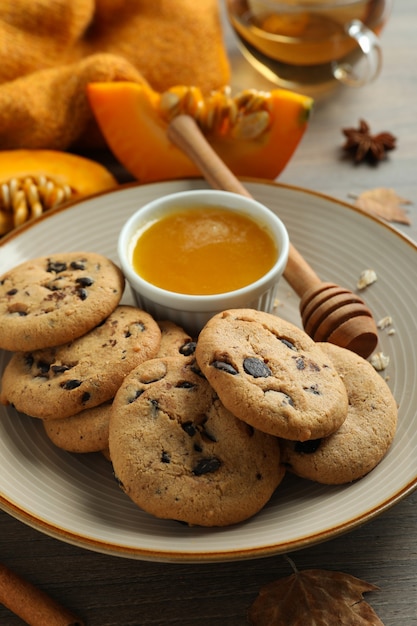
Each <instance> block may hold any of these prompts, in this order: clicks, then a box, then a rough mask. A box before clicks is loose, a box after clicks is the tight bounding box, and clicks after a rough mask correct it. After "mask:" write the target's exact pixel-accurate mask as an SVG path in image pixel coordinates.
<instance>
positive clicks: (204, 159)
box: [168, 115, 378, 358]
mask: <svg viewBox="0 0 417 626" xmlns="http://www.w3.org/2000/svg"><path fill="white" fill-rule="evenodd" d="M168 137H169V139H170V140H171V141H172V142H173V143H174V144H175V145H176V146H177V147H178V148H180V149H181V150H182V151H183V152H184V153H185V154H186V155H187V156H188V157H189V158H190V159H191V160H192V161H193V163H194V164H195V165H196V166H197V167H198V169H199V170H200V171H201V173H202V174H203V176H204V178H205V179H206V180H207V182H208V183H210V185H211V186H212V187H213V188H214V189H222V190H224V191H231V192H234V193H238V194H240V195H243V196H248V197H251V195H250V193H249V192H248V190H247V189H246V188H245V187H244V186H243V185H242V183H241V182H240V181H239V180H238V179H237V178H236V177H235V175H234V174H233V173H232V172H231V171H230V170H229V168H228V167H227V166H226V165H225V163H223V161H222V160H221V159H220V157H219V156H218V155H217V153H216V152H215V151H214V150H213V149H212V147H211V146H210V144H209V143H208V141H207V140H206V138H205V137H204V135H203V133H202V132H201V131H200V129H199V127H198V125H197V123H196V122H195V121H194V119H193V118H192V117H190V116H188V115H178V116H177V117H175V118H173V120H171V122H170V124H169V126H168ZM284 278H285V279H286V281H287V282H288V283H289V285H290V286H291V287H292V288H293V289H294V291H295V292H296V294H297V295H298V296H299V297H300V298H301V301H300V314H301V319H302V323H303V326H304V330H305V332H306V333H307V334H308V335H310V337H311V338H312V339H314V341H329V342H330V343H334V344H336V345H338V346H341V347H342V348H348V349H349V350H352V351H353V352H356V353H357V354H359V355H360V356H362V357H364V358H367V357H368V356H369V355H370V354H371V353H372V352H373V351H374V349H375V347H376V345H377V343H378V331H377V326H376V323H375V320H374V318H373V316H372V313H371V311H370V310H369V309H368V307H367V306H366V304H365V303H364V301H363V300H362V299H361V298H360V297H359V296H358V295H356V294H355V293H353V292H352V291H350V290H349V289H345V288H343V287H339V286H338V285H336V284H334V283H325V282H322V281H321V280H320V278H319V277H318V276H317V274H316V273H315V272H314V270H313V269H312V268H311V267H310V265H309V264H308V263H307V261H306V260H305V259H304V258H303V257H302V256H301V254H300V253H299V252H298V251H297V250H296V248H295V247H294V246H293V245H292V244H291V243H290V251H289V256H288V263H287V266H286V269H285V271H284Z"/></svg>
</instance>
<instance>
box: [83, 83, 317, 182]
mask: <svg viewBox="0 0 417 626" xmlns="http://www.w3.org/2000/svg"><path fill="white" fill-rule="evenodd" d="M87 94H88V99H89V102H90V105H91V108H92V110H93V113H94V116H95V118H96V120H97V123H98V125H99V127H100V129H101V132H102V134H103V136H104V138H105V140H106V142H107V144H108V147H109V148H110V150H111V151H112V152H113V154H114V156H115V157H116V158H117V159H118V160H119V161H120V163H121V164H122V165H123V166H124V167H125V168H126V169H127V170H128V171H129V172H130V173H131V174H132V175H133V176H134V177H136V178H137V179H138V180H139V181H141V182H154V181H160V180H171V179H176V178H186V177H197V176H200V173H199V171H198V169H197V168H196V166H195V165H194V164H193V163H192V162H191V161H190V159H189V158H188V157H187V156H186V155H184V154H183V153H182V152H181V150H180V149H179V148H177V147H176V146H175V145H174V144H173V143H172V142H171V141H170V140H169V139H168V137H167V126H168V123H169V121H170V119H172V117H173V116H175V115H177V114H179V113H186V114H189V115H191V116H193V117H194V118H195V119H196V121H197V123H198V124H199V126H200V127H201V128H202V130H203V132H204V133H205V135H206V137H207V139H208V140H209V142H210V144H211V145H212V147H213V148H214V150H215V151H216V152H217V153H218V155H219V156H220V158H221V159H223V161H224V162H225V163H226V165H227V166H228V167H229V168H230V169H231V170H232V171H233V172H234V174H235V175H236V176H256V177H262V178H269V179H274V178H276V177H277V176H278V174H280V172H281V171H282V170H283V169H284V167H285V165H286V164H287V163H288V161H289V159H290V158H291V156H292V154H293V152H294V150H295V149H296V147H297V145H298V143H299V142H300V140H301V138H302V136H303V134H304V132H305V130H306V128H307V122H308V118H309V114H310V111H311V108H312V103H313V101H312V99H311V98H309V97H307V96H303V95H299V94H296V93H294V92H291V91H286V90H282V89H276V90H273V91H270V92H261V91H257V90H246V91H243V92H241V93H240V94H237V95H236V96H234V97H232V96H231V94H230V92H229V90H228V89H224V90H219V91H214V92H212V94H211V95H210V96H206V97H205V96H203V95H202V93H201V91H200V90H199V89H198V88H197V87H184V86H177V87H173V88H171V89H169V90H168V91H166V92H164V93H162V94H160V93H158V92H156V91H154V90H153V89H152V88H150V87H149V86H147V85H139V84H136V83H130V82H113V83H110V82H108V83H90V84H89V85H88V86H87Z"/></svg>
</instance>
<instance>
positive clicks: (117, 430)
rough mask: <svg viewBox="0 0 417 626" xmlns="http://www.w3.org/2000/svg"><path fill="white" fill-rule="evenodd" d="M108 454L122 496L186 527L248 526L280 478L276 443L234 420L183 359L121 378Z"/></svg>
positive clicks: (159, 362)
mask: <svg viewBox="0 0 417 626" xmlns="http://www.w3.org/2000/svg"><path fill="white" fill-rule="evenodd" d="M109 448H110V457H111V460H112V463H113V468H114V471H115V475H116V477H117V479H118V482H119V484H120V486H121V488H122V489H123V490H124V491H125V493H126V494H127V495H128V496H129V497H130V498H131V499H132V500H133V501H134V502H135V503H136V504H137V505H138V506H139V507H141V508H142V509H143V510H145V511H147V512H148V513H151V514H153V515H155V516H156V517H159V518H164V519H174V520H180V521H182V522H185V523H188V524H192V525H200V526H225V525H229V524H234V523H237V522H240V521H242V520H245V519H247V518H249V517H250V516H252V515H254V514H255V513H257V512H258V511H259V510H260V509H261V508H262V507H263V506H264V505H265V504H266V502H267V501H268V500H269V499H270V497H271V495H272V494H273V492H274V490H275V489H276V487H277V486H278V484H279V483H280V481H281V479H282V477H283V475H284V470H283V467H282V465H281V463H280V454H279V441H278V439H276V438H275V437H271V436H269V435H266V434H265V433H261V432H260V431H257V430H256V429H254V428H252V427H251V426H249V425H247V424H245V423H244V422H242V421H241V420H239V419H237V418H236V417H235V416H234V415H232V414H231V413H230V412H229V411H228V410H227V409H225V407H224V406H223V405H222V403H221V402H220V400H219V399H218V397H217V394H216V393H215V391H214V390H213V389H212V387H211V386H210V385H209V383H208V382H207V380H206V379H205V378H204V377H202V376H201V372H199V371H198V370H195V366H194V364H193V363H192V362H190V361H189V360H187V359H184V358H182V357H165V358H156V359H152V360H149V361H147V362H146V363H143V364H141V365H139V366H138V367H136V368H135V369H134V370H133V371H132V372H131V373H130V374H129V375H128V376H127V377H126V378H125V380H124V382H123V384H122V385H121V387H120V389H119V390H118V392H117V393H116V396H115V399H114V402H113V408H112V414H111V418H110V428H109Z"/></svg>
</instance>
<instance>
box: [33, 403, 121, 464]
mask: <svg viewBox="0 0 417 626" xmlns="http://www.w3.org/2000/svg"><path fill="white" fill-rule="evenodd" d="M111 405H112V401H111V400H109V401H108V402H104V403H103V404H99V405H98V406H95V407H93V408H92V409H85V411H81V413H77V414H76V415H71V416H70V417H63V418H61V419H53V420H52V419H50V420H43V422H42V423H43V426H44V429H45V433H46V435H47V436H48V438H49V439H50V440H51V441H52V443H54V444H55V445H56V446H57V447H58V448H61V449H62V450H66V451H67V452H75V453H86V452H101V451H102V450H105V449H107V448H108V445H109V422H110V414H111Z"/></svg>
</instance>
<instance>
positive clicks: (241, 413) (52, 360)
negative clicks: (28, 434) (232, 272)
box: [0, 252, 397, 526]
mask: <svg viewBox="0 0 417 626" xmlns="http://www.w3.org/2000/svg"><path fill="white" fill-rule="evenodd" d="M123 290H124V279H123V276H122V275H121V273H120V270H119V269H118V268H117V266H115V265H114V264H113V263H112V262H111V261H109V260H108V259H106V258H104V257H101V256H100V255H97V254H91V253H85V252H80V253H70V254H60V255H51V256H50V257H43V258H40V259H35V260H33V261H30V262H26V263H24V264H22V265H20V266H19V267H17V268H15V269H14V270H12V271H10V272H8V273H7V274H5V275H4V276H3V277H1V278H0V316H1V319H2V324H1V326H0V348H3V349H5V350H10V351H12V352H13V355H12V357H11V360H10V362H9V363H8V365H7V366H6V368H5V370H4V373H3V378H2V390H1V396H0V399H1V401H2V402H3V404H13V405H14V406H15V408H16V409H17V410H18V411H21V412H23V413H26V414H27V415H30V416H32V417H35V418H39V419H42V420H43V424H44V427H45V432H46V434H47V435H48V436H49V438H50V439H51V440H52V441H53V442H54V443H55V444H56V445H57V446H59V447H61V448H63V449H65V450H67V451H70V452H80V453H81V452H94V451H102V452H104V454H105V455H106V456H107V457H108V458H109V459H110V460H111V462H112V464H113V469H114V473H115V476H116V478H117V481H118V483H119V485H120V487H121V488H122V489H123V491H124V492H125V493H126V494H127V495H128V496H129V497H130V498H131V499H132V500H133V501H134V502H135V503H136V504H137V505H138V506H139V507H140V508H141V509H143V510H144V511H146V512H148V513H150V514H152V515H155V516H157V517H160V518H165V519H175V520H179V521H182V522H185V523H187V524H192V525H200V526H225V525H230V524H235V523H238V522H241V521H243V520H245V519H248V518H249V517H251V516H253V515H255V514H256V513H257V512H258V511H259V510H260V509H261V508H263V507H264V506H265V504H266V503H267V502H268V501H269V499H270V498H271V496H272V495H273V493H274V492H275V490H276V489H277V487H278V485H279V484H280V483H281V481H282V479H283V477H284V475H285V472H286V470H290V471H291V472H293V473H295V474H297V475H298V476H300V477H303V478H307V479H310V480H314V481H318V482H321V483H325V484H342V483H348V482H351V481H353V480H357V479H359V478H361V477H362V476H364V475H365V474H367V473H368V472H369V471H370V470H371V469H373V467H375V466H376V465H377V464H378V463H379V461H380V460H381V459H382V458H383V456H384V455H385V453H386V451H387V450H388V448H389V446H390V444H391V442H392V440H393V437H394V434H395V429H396V423H397V407H396V403H395V401H394V399H393V397H392V395H391V392H390V390H389V388H388V386H387V384H386V383H385V381H384V380H383V379H382V378H381V376H380V375H379V374H378V373H377V372H376V371H375V370H374V368H373V367H372V366H371V365H370V364H369V363H368V362H367V361H365V360H364V359H362V358H361V357H359V356H357V355H356V354H354V353H352V352H349V351H348V350H345V349H343V348H339V347H337V346H334V345H331V344H318V343H314V342H313V341H312V340H311V339H310V337H308V335H306V333H305V332H304V331H302V330H300V329H299V328H297V327H296V326H294V325H292V324H290V323H288V322H286V321H285V320H283V319H280V318H278V317H276V316H275V315H271V314H267V313H262V312H259V311H254V310H252V309H237V310H229V311H224V312H223V313H220V314H218V315H216V316H214V317H213V318H212V319H211V320H210V321H209V322H208V323H207V324H206V326H205V327H204V328H203V330H202V331H201V333H200V335H199V337H198V339H197V341H193V339H192V338H191V337H189V336H188V334H187V333H186V331H184V330H183V329H181V328H179V327H178V326H176V325H175V324H173V323H172V322H165V321H163V322H160V321H159V322H157V321H155V320H154V319H153V318H152V317H151V316H150V315H149V314H147V313H145V312H144V311H142V310H140V309H138V308H136V307H133V306H126V305H122V304H120V300H121V297H122V294H123Z"/></svg>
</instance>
